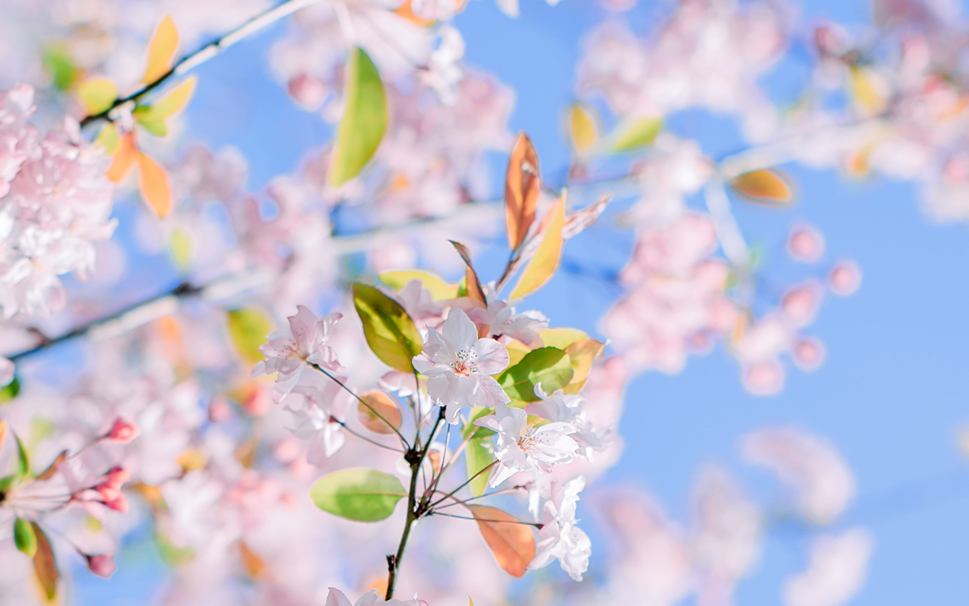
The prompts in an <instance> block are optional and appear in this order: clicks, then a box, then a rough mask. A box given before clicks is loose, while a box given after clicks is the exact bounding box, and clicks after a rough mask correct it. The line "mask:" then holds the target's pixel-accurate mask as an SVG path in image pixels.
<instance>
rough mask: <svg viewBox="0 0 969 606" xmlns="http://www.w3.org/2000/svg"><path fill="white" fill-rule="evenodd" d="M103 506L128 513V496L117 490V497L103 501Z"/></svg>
mask: <svg viewBox="0 0 969 606" xmlns="http://www.w3.org/2000/svg"><path fill="white" fill-rule="evenodd" d="M104 506H105V507H107V508H108V509H112V510H114V511H117V512H119V513H128V498H127V497H125V496H124V493H123V492H120V491H119V492H118V497H117V498H115V499H112V500H110V501H107V500H106V501H105V502H104Z"/></svg>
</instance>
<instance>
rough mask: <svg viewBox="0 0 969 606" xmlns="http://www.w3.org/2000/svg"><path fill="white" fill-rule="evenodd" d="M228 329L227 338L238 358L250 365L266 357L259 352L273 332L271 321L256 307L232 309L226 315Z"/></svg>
mask: <svg viewBox="0 0 969 606" xmlns="http://www.w3.org/2000/svg"><path fill="white" fill-rule="evenodd" d="M228 328H229V338H230V339H231V340H232V345H233V346H234V347H235V350H236V351H237V352H238V353H239V357H241V358H242V359H243V360H245V361H246V362H248V363H250V364H256V363H257V362H259V361H261V360H262V359H263V358H265V357H266V356H264V355H262V353H261V352H260V351H259V347H260V346H261V345H262V344H263V343H265V342H266V336H267V335H268V334H269V333H270V332H272V330H273V321H272V319H271V318H270V317H269V316H268V315H267V314H266V312H264V311H263V310H261V309H259V308H258V307H243V308H241V309H234V310H232V311H230V312H229V313H228Z"/></svg>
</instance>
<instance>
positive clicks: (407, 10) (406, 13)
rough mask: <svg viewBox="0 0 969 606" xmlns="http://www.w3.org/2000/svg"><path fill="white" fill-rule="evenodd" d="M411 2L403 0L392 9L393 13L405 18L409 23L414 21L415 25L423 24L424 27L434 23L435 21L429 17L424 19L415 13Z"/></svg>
mask: <svg viewBox="0 0 969 606" xmlns="http://www.w3.org/2000/svg"><path fill="white" fill-rule="evenodd" d="M412 4H413V3H412V1H411V0H404V3H403V4H401V5H400V6H398V7H397V8H396V9H394V13H396V14H397V16H398V17H402V18H404V19H407V20H408V21H410V22H411V23H416V24H417V25H423V26H425V27H427V26H431V25H434V23H435V21H433V20H431V19H424V18H422V17H418V16H417V15H415V14H414V7H413V6H412Z"/></svg>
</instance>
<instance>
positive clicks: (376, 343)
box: [353, 283, 424, 373]
mask: <svg viewBox="0 0 969 606" xmlns="http://www.w3.org/2000/svg"><path fill="white" fill-rule="evenodd" d="M353 305H354V307H356V309H357V314H359V315H360V321H361V322H363V334H364V336H365V337H366V338H367V344H368V345H369V346H370V349H371V350H372V351H373V352H374V354H376V355H377V357H378V358H380V359H381V360H383V362H384V363H385V364H387V365H388V366H390V367H391V368H395V369H397V370H399V371H401V372H407V373H410V372H414V365H413V364H412V363H411V361H412V360H413V358H414V356H416V355H418V354H419V353H421V350H422V349H423V348H424V343H423V341H421V334H420V332H418V330H417V327H416V326H414V321H413V320H412V319H411V317H410V316H409V315H407V312H406V311H404V308H403V307H401V306H400V303H398V302H397V301H394V300H393V299H391V298H390V297H388V296H387V295H385V294H384V293H382V292H380V291H379V290H377V289H376V288H374V287H373V286H367V285H366V284H359V283H358V284H354V285H353Z"/></svg>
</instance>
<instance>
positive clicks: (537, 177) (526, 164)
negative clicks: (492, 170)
mask: <svg viewBox="0 0 969 606" xmlns="http://www.w3.org/2000/svg"><path fill="white" fill-rule="evenodd" d="M541 193H542V177H541V173H540V172H539V167H538V154H537V153H536V152H535V146H534V145H533V144H532V140H531V139H529V138H528V135H526V134H525V133H518V136H517V137H516V138H515V144H514V146H512V149H511V155H510V156H508V170H507V172H506V173H505V231H506V233H507V235H508V248H510V249H511V250H515V249H516V248H518V247H519V246H520V245H521V243H522V242H524V241H525V236H527V235H528V228H529V227H531V225H532V222H534V221H535V206H536V205H537V204H538V199H539V197H540V196H541Z"/></svg>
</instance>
